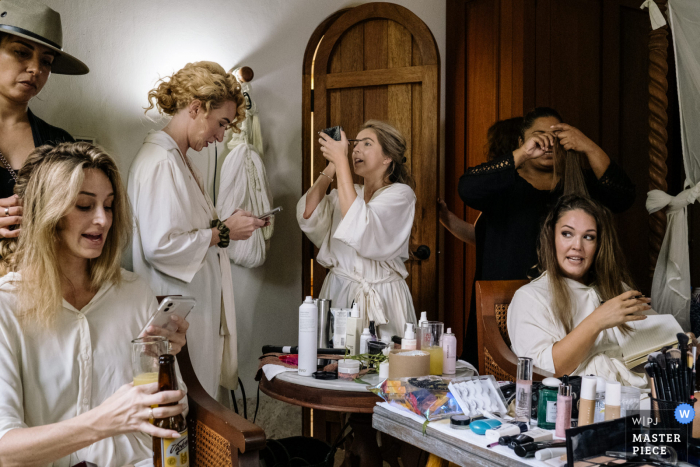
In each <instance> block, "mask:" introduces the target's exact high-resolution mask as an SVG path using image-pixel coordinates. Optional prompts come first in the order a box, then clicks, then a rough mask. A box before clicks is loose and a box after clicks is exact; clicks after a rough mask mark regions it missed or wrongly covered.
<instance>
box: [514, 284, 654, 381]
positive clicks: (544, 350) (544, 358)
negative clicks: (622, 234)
mask: <svg viewBox="0 0 700 467" xmlns="http://www.w3.org/2000/svg"><path fill="white" fill-rule="evenodd" d="M566 284H567V285H568V286H569V293H570V294H571V298H572V303H573V306H574V308H573V318H574V323H573V324H574V327H576V326H578V325H579V324H581V322H582V321H583V320H584V319H585V318H586V317H588V316H589V315H590V314H591V313H593V311H595V309H596V308H598V307H599V306H600V297H599V295H598V293H597V291H596V289H595V287H592V286H587V285H584V284H581V283H580V282H576V281H574V280H571V279H566ZM645 314H656V312H655V311H653V310H649V311H647V312H646V313H645ZM507 326H508V336H510V341H511V347H512V349H513V352H514V353H515V355H517V356H518V357H530V358H532V359H533V361H534V365H535V366H536V367H539V368H542V369H543V370H546V371H549V372H551V373H554V358H553V357H552V348H553V347H554V344H556V343H557V342H559V341H560V340H562V339H563V338H565V337H566V330H565V329H564V326H563V325H562V324H561V322H560V321H559V320H558V319H557V318H556V316H555V314H554V310H553V308H552V294H551V293H550V291H549V278H548V276H547V273H546V272H545V273H544V274H542V275H541V276H540V277H538V278H537V279H535V280H533V281H532V282H530V283H529V284H527V285H524V286H523V287H521V288H519V289H518V291H517V292H515V295H514V296H513V300H512V301H511V302H510V306H509V307H508V322H507ZM623 359H624V356H623V354H622V349H621V348H620V345H619V343H618V340H617V337H616V336H615V331H614V330H613V329H606V330H604V331H603V332H601V333H600V334H599V335H598V337H597V338H596V340H595V343H594V344H593V347H592V348H591V349H590V350H589V351H588V353H587V354H586V356H585V358H584V359H583V361H582V362H581V364H580V365H579V366H578V368H576V371H574V372H573V373H572V375H595V376H601V377H603V378H605V379H607V380H610V381H619V382H620V383H622V384H623V385H626V386H636V387H639V388H645V387H647V385H648V381H647V377H646V375H642V374H639V373H635V372H633V371H630V370H628V369H627V368H626V367H625V364H624V360H623Z"/></svg>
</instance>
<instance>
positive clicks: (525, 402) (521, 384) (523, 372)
mask: <svg viewBox="0 0 700 467" xmlns="http://www.w3.org/2000/svg"><path fill="white" fill-rule="evenodd" d="M531 410H532V359H531V358H527V357H520V358H518V375H517V379H516V382H515V419H516V420H517V421H520V422H528V423H530V412H531Z"/></svg>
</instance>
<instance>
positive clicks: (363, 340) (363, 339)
mask: <svg viewBox="0 0 700 467" xmlns="http://www.w3.org/2000/svg"><path fill="white" fill-rule="evenodd" d="M371 339H372V334H370V332H369V328H365V329H364V330H363V331H362V335H361V336H360V352H359V353H360V354H365V353H367V351H368V348H367V343H368V342H369V341H370V340H371Z"/></svg>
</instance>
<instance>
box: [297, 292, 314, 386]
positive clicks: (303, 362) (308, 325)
mask: <svg viewBox="0 0 700 467" xmlns="http://www.w3.org/2000/svg"><path fill="white" fill-rule="evenodd" d="M317 320H318V307H317V306H316V304H314V299H313V297H306V300H304V303H302V304H301V306H300V307H299V375H300V376H309V377H310V376H311V375H312V374H313V373H315V372H316V370H317V362H318V360H317V359H316V349H317V346H316V334H317V331H318V330H317V328H316V324H317Z"/></svg>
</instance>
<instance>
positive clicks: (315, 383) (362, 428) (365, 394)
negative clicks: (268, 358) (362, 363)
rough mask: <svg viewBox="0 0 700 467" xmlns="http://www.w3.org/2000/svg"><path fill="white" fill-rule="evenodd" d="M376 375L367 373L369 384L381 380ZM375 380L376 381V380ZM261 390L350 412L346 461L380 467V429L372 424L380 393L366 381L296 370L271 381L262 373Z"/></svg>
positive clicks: (320, 407) (296, 401) (307, 404)
mask: <svg viewBox="0 0 700 467" xmlns="http://www.w3.org/2000/svg"><path fill="white" fill-rule="evenodd" d="M378 378H379V377H378V376H377V375H368V376H365V377H363V380H365V381H367V382H368V383H369V384H372V385H373V384H376V383H378V382H379V379H378ZM375 380H376V381H375ZM260 390H261V391H262V392H264V393H265V394H267V395H268V396H270V397H272V398H273V399H277V400H280V401H283V402H286V403H288V404H293V405H298V406H300V407H308V408H310V409H318V410H329V411H333V412H345V413H349V414H350V418H349V420H348V421H349V424H350V427H351V428H352V431H353V440H352V444H351V445H350V448H349V449H348V450H347V451H346V454H345V462H344V463H343V465H348V466H349V465H352V466H361V467H381V466H382V463H383V461H382V454H381V451H380V450H379V446H378V445H377V430H375V429H374V428H373V427H372V412H373V411H374V406H375V405H376V404H377V402H382V399H381V398H380V397H379V396H376V395H374V394H373V393H371V392H369V391H367V389H366V387H365V386H364V385H363V384H358V383H355V382H353V381H344V380H331V381H320V380H316V379H313V378H309V377H305V376H299V375H298V374H296V373H293V372H286V373H281V374H279V375H278V376H277V377H275V378H274V379H273V380H272V381H268V379H267V378H266V377H265V376H263V378H262V379H261V380H260Z"/></svg>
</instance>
